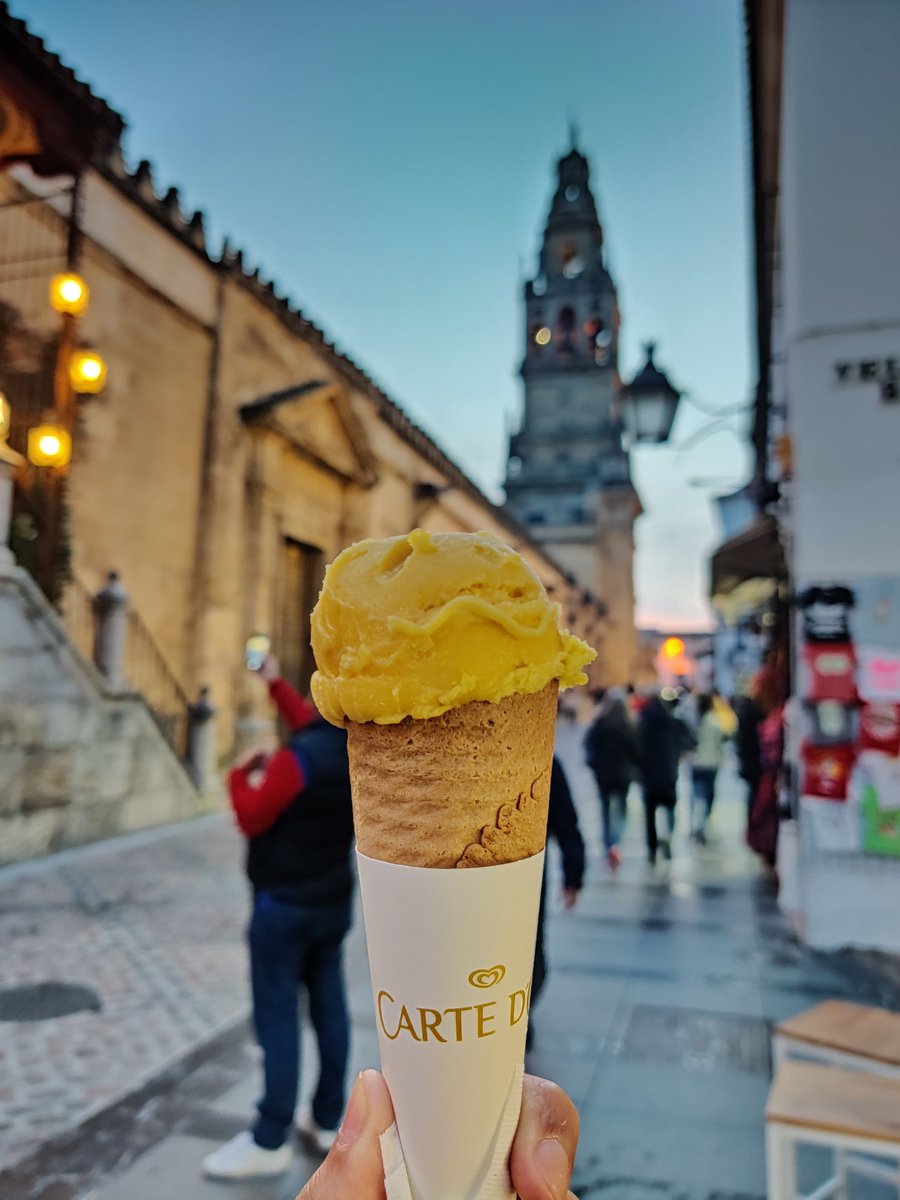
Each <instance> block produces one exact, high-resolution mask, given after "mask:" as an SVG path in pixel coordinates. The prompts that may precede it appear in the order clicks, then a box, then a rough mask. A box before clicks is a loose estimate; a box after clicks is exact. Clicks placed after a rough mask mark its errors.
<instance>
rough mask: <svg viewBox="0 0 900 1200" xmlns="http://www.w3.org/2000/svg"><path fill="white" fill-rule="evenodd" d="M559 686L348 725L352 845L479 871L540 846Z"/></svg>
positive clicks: (374, 853) (406, 860)
mask: <svg viewBox="0 0 900 1200" xmlns="http://www.w3.org/2000/svg"><path fill="white" fill-rule="evenodd" d="M557 691H558V688H557V683H556V680H555V679H554V680H552V681H551V682H550V683H548V684H547V686H546V687H545V688H544V689H543V690H542V691H540V692H537V693H534V694H532V695H529V696H507V697H506V698H505V699H504V700H501V701H499V703H496V704H492V703H490V702H488V701H473V702H471V703H469V704H464V705H463V706H462V707H461V708H453V709H450V710H449V711H448V712H445V713H443V714H442V715H441V716H439V717H433V718H431V719H430V720H427V721H417V720H413V719H412V718H407V720H405V721H401V722H400V723H399V724H397V725H376V724H375V723H374V722H366V723H365V724H358V723H356V722H353V721H350V722H348V723H347V749H348V753H349V756H350V778H351V782H352V787H353V818H354V824H355V827H356V840H357V847H358V849H359V850H360V852H361V853H362V854H365V855H367V856H368V857H369V858H377V859H381V861H382V862H393V863H401V864H403V865H404V866H409V867H449V868H453V867H468V866H471V867H483V866H497V865H499V864H501V863H509V862H517V861H519V860H520V859H523V858H530V857H531V856H532V855H534V854H538V853H539V852H540V851H541V850H543V848H544V841H545V838H546V831H547V802H548V798H549V794H550V767H551V760H552V756H553V735H554V727H555V718H556V696H557Z"/></svg>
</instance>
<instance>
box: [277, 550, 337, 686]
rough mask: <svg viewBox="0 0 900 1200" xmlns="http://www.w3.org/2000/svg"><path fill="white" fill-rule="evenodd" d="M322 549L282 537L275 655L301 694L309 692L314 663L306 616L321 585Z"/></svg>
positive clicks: (285, 673)
mask: <svg viewBox="0 0 900 1200" xmlns="http://www.w3.org/2000/svg"><path fill="white" fill-rule="evenodd" d="M323 573H324V562H323V555H322V552H321V550H318V549H317V548H316V547H315V546H307V545H305V544H304V543H303V542H295V541H294V540H293V539H292V538H284V539H283V541H282V545H281V570H280V573H279V574H280V580H279V588H278V597H277V603H276V611H277V613H278V622H277V627H276V640H275V645H274V647H273V648H274V651H275V654H276V655H277V656H278V661H279V662H280V663H281V674H282V677H283V678H284V679H286V680H287V681H288V683H290V684H291V685H292V686H293V687H295V688H296V689H297V690H298V691H299V692H300V693H301V694H302V695H305V694H306V693H307V692H308V691H309V681H310V678H311V676H312V673H313V671H314V670H315V661H314V659H313V656H312V649H311V647H310V644H309V617H310V613H311V612H312V610H313V607H314V606H315V603H316V599H317V598H318V595H319V588H320V587H321V585H322V576H323Z"/></svg>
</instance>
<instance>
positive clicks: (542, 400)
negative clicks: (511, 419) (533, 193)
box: [505, 132, 641, 684]
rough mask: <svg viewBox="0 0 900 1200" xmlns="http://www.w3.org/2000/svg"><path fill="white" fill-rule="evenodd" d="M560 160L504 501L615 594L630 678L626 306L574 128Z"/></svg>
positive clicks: (613, 617) (534, 287) (621, 653)
mask: <svg viewBox="0 0 900 1200" xmlns="http://www.w3.org/2000/svg"><path fill="white" fill-rule="evenodd" d="M556 171H557V185H556V191H555V192H554V195H553V200H552V202H551V205H550V214H549V216H548V218H547V224H546V226H545V229H544V237H543V241H542V244H541V249H540V255H539V259H538V270H537V274H536V275H535V277H534V278H533V279H531V280H529V281H528V282H527V283H526V284H525V356H524V360H523V362H522V367H521V375H522V379H523V382H524V393H525V394H524V406H523V410H522V418H521V423H520V426H519V430H518V432H517V433H514V434H513V435H512V436H511V437H510V442H509V458H508V462H507V470H506V481H505V489H506V506H507V508H508V510H509V511H510V513H511V514H512V515H513V516H514V517H515V518H516V519H517V520H518V521H519V522H520V523H521V524H522V525H524V526H525V527H526V528H527V529H528V531H529V533H530V534H531V536H532V537H533V538H534V539H535V541H537V542H540V543H541V544H542V545H544V546H545V547H546V548H547V550H548V551H549V552H550V553H551V554H552V555H553V556H554V557H555V558H556V559H557V561H558V562H560V563H561V564H562V565H563V566H564V567H565V568H566V569H567V570H569V571H570V572H571V573H572V575H574V577H575V579H576V580H577V581H578V583H579V584H580V585H581V586H582V587H586V588H589V589H590V590H591V591H592V592H594V594H595V595H597V596H599V597H600V599H601V600H603V601H604V603H605V604H606V605H607V608H608V610H609V634H608V637H607V639H606V642H605V646H604V654H605V663H604V668H605V669H604V672H603V674H604V677H605V678H604V682H606V683H610V684H611V683H626V682H628V681H629V679H630V678H631V672H632V667H633V662H634V655H635V649H636V639H635V631H634V584H633V574H632V566H633V558H634V521H635V519H636V517H637V516H638V515H639V514H640V512H641V506H640V501H639V499H638V496H637V493H636V492H635V490H634V487H633V485H632V482H631V467H630V463H629V459H628V454H627V451H626V450H625V449H624V447H623V445H622V433H621V429H620V427H619V424H618V422H617V420H616V416H615V407H614V400H615V395H616V392H617V390H618V388H619V386H620V380H619V374H618V369H617V360H618V341H619V308H618V302H617V298H616V288H615V284H614V283H613V281H612V279H611V277H610V274H609V272H608V271H607V269H606V265H605V261H604V253H603V229H602V227H601V225H600V219H599V217H598V215H597V206H596V203H595V201H594V197H593V194H592V192H591V188H590V167H589V165H588V161H587V159H586V158H585V156H584V155H583V154H582V153H581V151H580V150H579V149H578V148H577V146H576V144H575V137H574V132H573V137H572V146H571V148H570V150H569V152H568V153H567V154H566V155H564V156H563V157H562V158H560V159H559V161H558V162H557V164H556Z"/></svg>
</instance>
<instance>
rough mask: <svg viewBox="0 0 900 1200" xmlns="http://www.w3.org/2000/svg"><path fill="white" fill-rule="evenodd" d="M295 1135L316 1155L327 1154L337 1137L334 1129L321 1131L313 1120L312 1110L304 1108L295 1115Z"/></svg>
mask: <svg viewBox="0 0 900 1200" xmlns="http://www.w3.org/2000/svg"><path fill="white" fill-rule="evenodd" d="M297 1133H298V1134H299V1135H300V1138H301V1140H302V1141H303V1142H305V1143H306V1144H307V1145H308V1146H311V1147H312V1149H314V1150H315V1151H316V1153H317V1154H327V1153H328V1151H329V1150H330V1149H331V1147H332V1146H333V1145H334V1143H335V1140H336V1138H337V1135H338V1131H337V1130H336V1129H321V1128H320V1127H319V1126H318V1125H317V1124H316V1123H315V1121H314V1120H313V1115H312V1110H311V1109H309V1108H307V1107H305V1106H304V1107H303V1108H301V1109H300V1111H299V1112H298V1113H297Z"/></svg>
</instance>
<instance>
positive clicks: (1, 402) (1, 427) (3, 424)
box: [0, 392, 12, 442]
mask: <svg viewBox="0 0 900 1200" xmlns="http://www.w3.org/2000/svg"><path fill="white" fill-rule="evenodd" d="M11 420H12V412H11V410H10V407H9V401H8V400H7V398H6V397H5V396H4V395H3V393H2V392H0V442H5V441H6V439H7V438H8V437H9V427H10V422H11Z"/></svg>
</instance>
